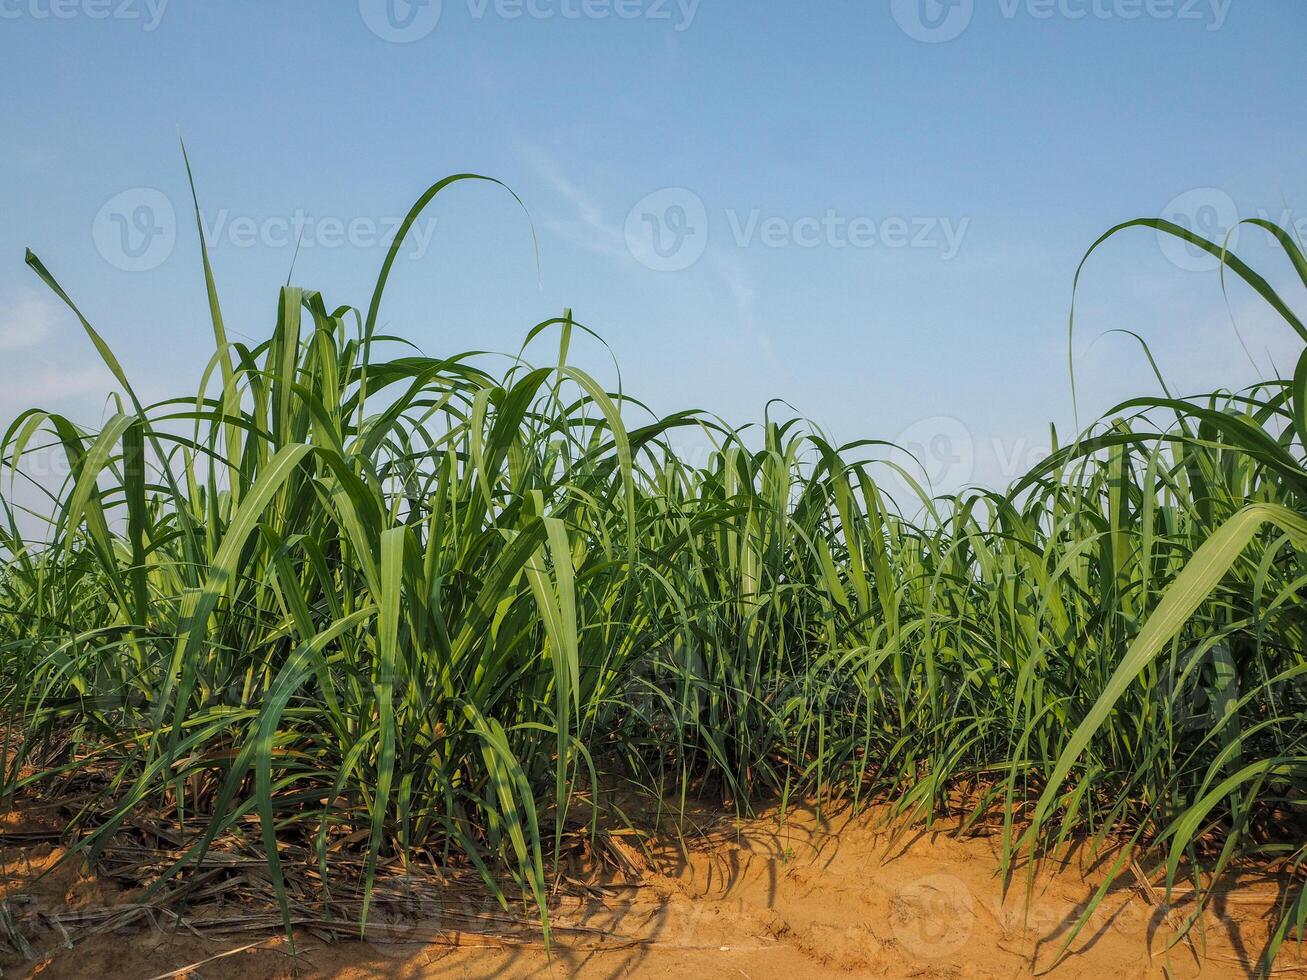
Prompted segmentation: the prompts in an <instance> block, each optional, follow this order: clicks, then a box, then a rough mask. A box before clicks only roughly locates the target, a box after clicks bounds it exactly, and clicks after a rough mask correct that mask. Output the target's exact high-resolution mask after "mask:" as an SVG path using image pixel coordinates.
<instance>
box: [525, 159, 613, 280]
mask: <svg viewBox="0 0 1307 980" xmlns="http://www.w3.org/2000/svg"><path fill="white" fill-rule="evenodd" d="M519 152H520V153H521V155H522V157H523V158H524V159H525V160H526V161H527V163H529V164H530V165H531V167H532V169H534V170H535V172H536V174H537V175H538V176H539V177H540V179H541V180H543V181H544V182H545V184H546V185H548V187H549V189H550V190H552V191H553V192H554V193H555V194H557V195H558V196H559V197H561V198H562V199H563V200H564V201H566V202H567V204H568V205H569V206H570V214H569V215H568V216H567V217H565V218H559V217H552V218H549V219H547V220H546V222H545V224H546V225H547V226H548V228H549V229H550V230H551V231H552V232H553V233H554V234H556V235H558V237H560V238H562V239H564V240H565V241H569V242H571V243H572V244H573V245H579V246H580V247H582V248H586V249H589V250H590V251H593V252H599V253H601V254H604V255H608V256H610V257H612V258H617V259H622V258H629V257H630V256H629V255H628V254H627V251H626V238H625V236H624V235H623V233H622V228H621V226H620V225H619V224H618V223H616V222H615V221H611V220H609V219H608V218H606V217H605V216H604V211H603V208H602V207H600V205H599V204H598V202H597V201H595V200H594V198H592V197H591V196H590V195H589V194H587V193H586V192H585V191H583V190H582V189H581V188H580V187H579V186H577V185H576V184H575V183H573V182H572V181H571V180H569V179H568V178H567V176H566V175H565V174H564V173H563V170H562V168H561V167H560V166H559V165H558V162H557V161H556V160H554V158H553V157H551V156H550V155H549V154H548V153H546V152H545V151H543V150H541V149H539V148H538V147H534V146H523V147H520V148H519Z"/></svg>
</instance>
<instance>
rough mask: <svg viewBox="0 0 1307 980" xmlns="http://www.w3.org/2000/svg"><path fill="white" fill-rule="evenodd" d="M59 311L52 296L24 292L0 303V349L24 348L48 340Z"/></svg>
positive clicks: (55, 325) (58, 321) (55, 326)
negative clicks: (13, 298)
mask: <svg viewBox="0 0 1307 980" xmlns="http://www.w3.org/2000/svg"><path fill="white" fill-rule="evenodd" d="M62 318H63V311H62V310H61V309H60V308H59V307H58V306H57V305H56V304H55V302H54V300H51V299H46V298H45V297H44V296H41V295H39V294H37V293H24V294H22V295H20V296H19V297H18V298H17V299H16V300H14V301H12V302H10V303H6V304H3V305H0V351H17V350H26V349H29V348H32V347H39V346H41V345H42V344H44V343H46V342H48V341H49V340H50V338H51V337H52V336H53V335H54V333H55V331H56V330H57V329H58V327H59V325H60V323H61V321H62Z"/></svg>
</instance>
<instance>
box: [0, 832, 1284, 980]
mask: <svg viewBox="0 0 1307 980" xmlns="http://www.w3.org/2000/svg"><path fill="white" fill-rule="evenodd" d="M11 829H12V828H11ZM24 831H25V833H15V832H11V833H9V834H7V835H6V838H5V841H6V842H5V844H4V846H3V850H2V851H0V863H2V865H3V866H2V868H0V871H2V873H3V879H2V880H0V888H3V889H4V890H5V891H6V892H7V893H8V897H9V908H10V914H11V918H14V919H15V920H21V917H22V916H24V915H29V916H30V915H31V913H32V910H33V909H39V908H44V909H53V908H62V909H81V910H85V912H86V914H87V915H88V916H93V915H94V913H95V910H96V909H102V908H104V907H106V906H110V907H111V906H113V905H115V904H121V903H124V902H129V901H130V899H131V894H130V892H124V891H122V890H121V889H116V888H115V887H113V886H112V885H111V884H106V883H105V882H103V881H100V880H97V879H96V878H94V877H88V876H86V875H84V874H82V873H80V872H79V871H78V869H77V868H76V867H74V866H73V865H71V864H68V865H65V866H62V867H60V868H58V869H57V870H56V871H55V872H54V873H52V874H47V875H45V876H44V877H35V876H38V875H39V874H40V872H42V871H44V870H46V869H48V868H49V867H51V866H52V865H53V864H54V863H55V860H56V858H57V857H58V855H59V853H60V852H59V850H58V849H57V847H56V846H54V845H53V844H52V843H50V842H49V841H48V840H41V839H40V837H41V833H40V828H37V829H36V830H32V829H31V826H30V822H29V824H27V825H25V827H24ZM616 840H617V841H618V843H616V844H615V845H613V846H614V847H615V848H616V849H617V850H618V851H619V852H620V854H621V855H622V856H624V857H625V858H626V859H627V860H628V861H629V867H628V869H627V873H626V874H615V875H609V876H608V877H607V878H605V879H604V881H603V883H602V884H601V885H597V886H595V887H593V888H591V889H590V890H589V893H588V896H586V897H574V898H570V899H566V900H564V901H563V902H562V903H561V904H560V907H559V908H558V909H556V910H555V912H554V915H553V920H554V922H555V924H556V926H557V927H558V929H559V932H558V935H557V942H556V945H555V946H554V949H553V952H552V956H550V955H548V954H547V953H546V951H545V949H544V947H543V945H542V944H540V943H538V942H529V941H528V942H523V943H508V942H505V941H504V940H502V939H497V938H494V937H492V936H489V935H487V934H486V931H485V930H482V931H464V932H459V931H457V928H458V927H459V925H458V924H459V923H465V922H466V920H465V919H461V918H459V917H458V915H457V911H458V908H459V902H460V901H461V899H460V896H458V895H457V894H447V895H444V896H442V897H439V898H436V899H432V898H431V897H430V896H429V895H428V897H426V898H424V899H423V900H422V901H419V902H417V903H415V904H411V905H410V907H409V911H408V912H407V913H405V914H387V913H385V912H382V913H381V914H379V915H378V917H377V921H376V923H375V924H374V932H373V933H372V937H373V941H369V942H361V941H351V942H335V943H324V942H323V941H321V939H319V938H318V937H316V936H314V935H312V934H309V933H304V934H302V935H301V936H299V937H298V941H297V945H298V957H297V958H292V957H291V955H290V953H289V950H288V947H287V944H286V942H285V940H284V938H277V937H267V936H262V935H252V936H246V937H243V938H242V937H228V938H224V939H222V940H214V939H203V938H200V937H197V936H193V935H188V934H185V933H176V932H173V931H170V930H166V929H161V928H157V927H154V926H151V925H150V924H149V923H148V920H147V919H146V918H145V917H142V918H141V919H139V920H138V921H137V923H136V924H135V925H134V926H133V927H132V928H129V929H125V930H120V931H117V932H114V933H111V934H105V935H99V936H95V937H93V938H91V939H89V940H87V941H85V942H83V943H80V944H78V946H77V947H76V948H74V949H62V948H60V947H59V936H58V934H57V933H55V932H52V931H51V930H50V929H49V928H47V929H46V930H45V931H44V932H42V933H40V934H39V935H36V936H35V937H34V939H33V941H32V945H33V946H34V947H35V948H36V951H37V952H38V953H43V952H45V951H47V950H53V951H54V953H53V955H52V956H50V957H49V958H48V959H46V960H45V961H44V962H39V963H38V964H35V965H34V964H33V963H31V962H30V961H28V960H25V959H23V958H22V957H18V956H14V955H12V954H11V953H7V954H4V955H0V968H3V970H4V976H5V977H18V976H39V977H42V978H65V977H67V978H73V977H86V976H95V977H99V978H102V980H123V978H154V977H160V976H167V975H177V976H186V977H192V978H199V977H203V978H209V980H212V978H222V977H232V978H234V977H255V978H274V977H292V976H321V977H340V978H349V980H364V978H374V977H404V978H415V980H416V978H437V977H451V978H452V977H458V978H487V980H488V978H492V977H570V976H578V977H587V978H618V977H674V978H678V980H682V978H685V980H688V978H692V977H693V978H699V977H731V978H738V977H747V978H753V980H778V978H780V980H800V978H807V977H864V976H865V977H896V978H897V977H923V978H953V977H966V978H991V977H992V978H1008V977H1025V976H1031V975H1033V973H1034V971H1035V969H1036V968H1040V969H1043V968H1047V967H1048V966H1049V965H1050V964H1052V962H1053V960H1054V957H1055V954H1056V953H1057V951H1058V949H1059V947H1060V946H1061V944H1062V940H1063V939H1064V938H1065V936H1066V933H1067V928H1068V927H1069V925H1070V924H1072V923H1073V922H1074V921H1075V920H1076V919H1077V918H1078V916H1079V914H1080V912H1081V910H1082V909H1083V908H1084V907H1085V903H1086V902H1087V901H1088V900H1089V898H1090V897H1091V896H1092V894H1093V890H1094V888H1095V886H1096V885H1097V884H1098V883H1099V882H1100V881H1102V880H1103V874H1104V872H1105V870H1106V868H1105V867H1104V864H1103V863H1100V864H1097V865H1096V864H1094V863H1093V862H1092V861H1091V859H1090V857H1089V856H1088V854H1087V853H1085V852H1084V851H1083V850H1077V849H1073V850H1072V851H1071V852H1069V853H1068V854H1067V855H1066V858H1065V859H1064V860H1063V861H1062V862H1061V863H1060V865H1059V866H1057V867H1052V866H1045V868H1044V869H1043V870H1041V872H1040V874H1039V875H1038V876H1037V878H1036V882H1035V887H1034V892H1033V895H1032V897H1031V900H1030V902H1029V905H1028V907H1027V906H1026V904H1025V902H1024V900H1023V891H1024V880H1025V879H1024V874H1022V876H1021V877H1020V878H1019V884H1018V885H1017V887H1016V888H1015V889H1013V892H1012V893H1010V894H1009V895H1008V897H1007V899H1006V900H1004V898H1003V890H1002V887H1001V882H1000V880H999V878H998V876H997V873H996V872H997V865H998V859H997V855H998V844H997V841H996V840H995V839H993V838H992V837H985V836H980V837H968V838H965V839H959V838H957V837H954V836H952V835H950V834H948V833H943V832H937V833H933V834H930V833H925V832H922V831H916V832H910V833H907V834H903V835H900V836H899V837H897V838H894V837H893V836H892V835H891V834H889V833H888V832H887V830H886V829H885V827H884V825H883V823H881V822H879V821H878V817H877V815H876V814H874V813H872V814H863V815H861V816H859V817H856V818H849V817H846V816H834V817H832V816H830V815H829V814H828V815H827V816H826V817H825V818H824V819H820V820H819V819H818V818H817V816H816V815H815V814H813V813H810V812H805V813H798V814H791V815H790V816H789V817H788V818H787V819H785V820H784V821H781V820H779V819H777V818H776V817H775V816H772V817H764V818H759V819H753V820H747V821H739V822H734V821H732V822H730V823H729V824H726V823H725V822H723V823H722V824H721V825H719V827H718V828H717V829H716V830H715V831H714V833H713V834H711V835H710V836H709V837H708V839H706V840H703V841H700V842H699V843H697V844H695V845H694V846H693V847H692V848H691V849H689V850H688V851H686V850H679V851H678V850H677V849H671V848H669V849H668V850H667V851H665V852H661V853H660V852H658V851H657V850H656V849H655V851H654V852H653V860H652V861H650V860H649V859H648V858H646V856H645V855H644V854H643V853H641V850H640V849H639V848H637V847H634V846H628V845H627V844H624V843H621V841H623V840H633V838H617V839H616ZM1281 884H1282V883H1281ZM19 893H21V894H22V895H23V896H25V897H23V898H15V895H17V894H19ZM1279 897H1280V892H1279V889H1278V887H1277V883H1276V882H1274V881H1271V880H1269V879H1260V878H1258V877H1257V876H1255V875H1249V876H1247V877H1245V878H1244V879H1242V880H1240V881H1239V882H1237V884H1235V886H1234V887H1232V888H1229V890H1227V891H1224V892H1222V894H1221V896H1220V899H1219V901H1218V902H1217V903H1216V906H1215V908H1214V910H1213V911H1212V912H1211V913H1210V914H1209V915H1208V916H1207V917H1206V919H1205V921H1204V929H1203V933H1204V936H1203V939H1202V940H1199V941H1197V942H1196V943H1193V944H1188V943H1185V944H1180V945H1178V946H1176V947H1175V948H1173V949H1171V950H1170V951H1169V952H1168V951H1167V949H1166V947H1167V944H1168V941H1169V939H1170V936H1171V935H1172V932H1171V928H1170V926H1169V925H1168V921H1167V920H1168V916H1169V917H1170V918H1171V919H1172V921H1178V919H1179V918H1180V916H1182V915H1183V914H1184V912H1185V908H1184V903H1183V902H1179V903H1178V905H1177V909H1176V910H1175V911H1171V912H1169V913H1168V912H1167V910H1165V909H1164V908H1161V907H1159V906H1158V904H1157V903H1158V901H1160V896H1156V895H1153V896H1150V895H1149V894H1148V892H1147V890H1146V889H1145V888H1143V887H1141V886H1140V885H1139V884H1138V882H1137V881H1136V880H1135V879H1134V878H1133V877H1132V876H1131V875H1130V874H1129V873H1127V874H1126V875H1125V876H1124V877H1123V878H1122V879H1121V880H1120V881H1118V882H1117V884H1116V885H1115V886H1114V887H1113V889H1112V890H1111V891H1110V892H1109V893H1108V895H1107V897H1106V899H1105V900H1104V902H1103V903H1102V905H1101V907H1100V908H1099V909H1098V910H1097V911H1096V912H1095V914H1094V915H1093V917H1092V918H1091V920H1090V923H1089V925H1088V926H1087V927H1086V929H1085V930H1084V931H1083V932H1082V933H1081V935H1080V936H1079V937H1078V938H1077V940H1076V941H1075V942H1074V943H1073V944H1072V947H1071V952H1070V954H1069V955H1068V956H1067V957H1066V958H1064V959H1063V960H1062V961H1061V963H1060V964H1059V965H1058V966H1057V967H1056V969H1055V970H1054V971H1053V973H1052V976H1054V977H1066V978H1077V977H1093V978H1096V980H1098V978H1104V977H1108V978H1112V980H1124V978H1134V977H1171V978H1186V977H1199V976H1201V977H1225V976H1230V977H1245V976H1249V975H1250V970H1251V964H1252V963H1253V962H1254V961H1255V960H1256V958H1257V956H1258V954H1259V953H1260V951H1261V948H1262V944H1263V943H1264V941H1265V938H1266V935H1267V932H1268V928H1269V926H1270V924H1271V922H1272V921H1273V920H1272V918H1271V913H1273V910H1274V908H1275V906H1276V904H1277V901H1278V899H1279ZM20 924H21V923H20ZM463 927H464V928H465V927H466V926H465V925H464V926H463ZM3 931H4V924H3V923H2V922H0V933H3ZM431 938H435V939H439V940H440V941H439V942H436V943H428V942H427V941H426V940H427V939H431ZM252 943H257V944H259V945H257V946H256V947H255V948H250V949H244V950H243V951H242V947H246V946H249V945H250V944H252ZM1290 945H1292V944H1290ZM1196 946H1198V947H1205V948H1195V947H1196ZM0 948H2V947H0ZM201 961H206V962H201ZM192 964H198V965H192ZM188 967H189V969H188ZM1281 969H1282V970H1283V972H1284V974H1285V975H1286V976H1291V975H1294V976H1301V975H1304V973H1307V957H1304V954H1303V953H1302V952H1300V951H1299V950H1298V949H1296V948H1290V949H1287V950H1286V952H1285V953H1284V954H1283V955H1282V957H1281ZM172 971H180V972H178V973H176V974H173V973H172ZM1277 972H1279V971H1277Z"/></svg>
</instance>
